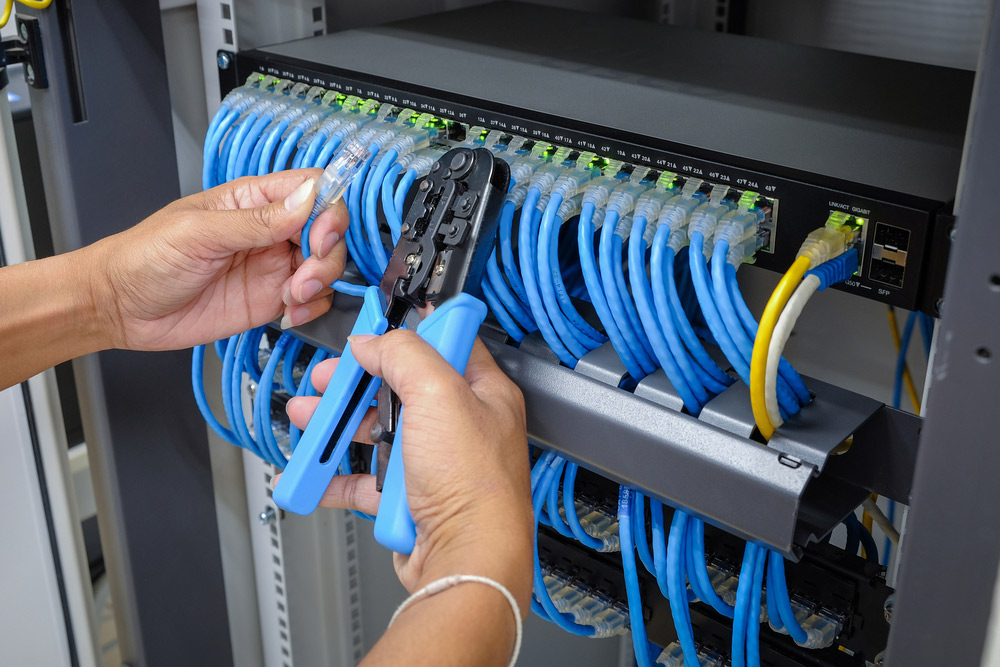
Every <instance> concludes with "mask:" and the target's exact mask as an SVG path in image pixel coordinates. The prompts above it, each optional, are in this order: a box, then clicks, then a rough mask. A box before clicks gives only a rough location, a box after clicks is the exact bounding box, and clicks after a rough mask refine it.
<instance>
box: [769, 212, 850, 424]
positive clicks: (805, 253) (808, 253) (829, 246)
mask: <svg viewBox="0 0 1000 667" xmlns="http://www.w3.org/2000/svg"><path fill="white" fill-rule="evenodd" d="M844 219H845V218H844V214H842V213H833V214H831V215H830V217H829V218H828V219H827V223H826V225H824V226H823V227H820V228H819V229H816V230H814V231H812V232H810V234H809V236H807V237H806V240H805V241H804V242H803V243H802V246H801V247H800V248H799V252H798V254H797V257H796V260H795V261H794V262H793V263H792V266H791V268H789V269H788V272H787V273H785V275H784V277H783V278H782V279H781V281H780V282H779V283H778V286H777V287H776V288H775V290H774V292H773V293H772V294H771V298H770V299H768V302H767V306H765V308H764V314H763V316H762V317H761V319H760V327H759V329H758V332H757V337H756V339H755V340H754V346H753V354H752V357H751V364H750V365H751V373H750V404H751V407H752V408H753V415H754V419H755V421H756V422H757V428H758V429H759V430H760V432H761V435H763V436H764V438H765V439H770V437H771V436H772V435H773V434H774V430H775V426H774V424H773V422H772V421H771V419H770V416H769V415H768V412H767V399H766V396H765V389H764V387H765V377H766V374H767V353H768V349H769V347H770V344H771V338H772V337H773V335H774V328H775V326H776V325H777V322H778V318H779V316H780V315H781V311H782V310H784V308H785V305H786V304H787V303H788V300H789V299H790V298H791V296H792V293H793V292H794V291H795V289H796V288H797V287H798V285H799V283H800V282H801V281H802V277H803V276H804V275H805V274H806V272H807V271H808V270H809V269H811V268H812V267H814V266H819V265H820V264H823V263H824V262H826V261H827V260H830V259H834V258H836V257H838V256H840V255H842V254H843V253H844V252H845V251H846V250H848V249H850V248H851V247H852V246H853V244H854V242H855V241H856V240H857V237H858V230H857V228H855V227H852V226H850V225H847V224H843V221H844Z"/></svg>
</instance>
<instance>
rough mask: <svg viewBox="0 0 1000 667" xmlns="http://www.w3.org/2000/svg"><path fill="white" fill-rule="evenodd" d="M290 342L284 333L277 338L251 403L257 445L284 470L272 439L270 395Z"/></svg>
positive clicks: (281, 455) (283, 459) (279, 449)
mask: <svg viewBox="0 0 1000 667" xmlns="http://www.w3.org/2000/svg"><path fill="white" fill-rule="evenodd" d="M291 341H292V335H291V334H289V333H287V332H285V333H282V334H281V336H279V337H278V340H277V341H276V342H275V344H274V347H273V348H271V354H270V356H268V358H267V363H266V364H264V370H263V371H262V372H261V375H260V384H258V385H257V392H256V393H255V394H254V401H253V431H254V435H255V436H256V438H257V441H258V443H259V444H260V445H261V446H262V448H263V449H265V450H266V451H267V452H268V455H269V457H270V459H271V461H273V462H274V464H275V465H276V466H278V467H279V468H282V469H283V468H284V467H285V465H286V464H287V463H288V460H287V459H286V458H285V455H284V453H282V451H281V448H279V447H278V442H277V440H275V438H274V427H273V426H272V424H271V393H272V391H273V385H274V375H275V372H276V371H277V368H278V363H279V362H280V361H281V360H282V358H283V357H284V355H285V350H286V349H287V347H288V344H289V343H290V342H291Z"/></svg>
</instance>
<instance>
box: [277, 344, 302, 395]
mask: <svg viewBox="0 0 1000 667" xmlns="http://www.w3.org/2000/svg"><path fill="white" fill-rule="evenodd" d="M305 345H306V343H305V341H304V340H301V339H299V338H293V339H292V341H291V343H289V345H288V348H287V349H286V350H285V356H284V357H283V358H282V360H281V387H282V389H283V390H284V391H285V393H286V394H288V395H289V396H294V395H295V393H296V392H297V391H298V389H299V388H298V386H297V385H296V384H295V362H297V361H298V359H299V354H300V353H301V352H302V348H303V347H305Z"/></svg>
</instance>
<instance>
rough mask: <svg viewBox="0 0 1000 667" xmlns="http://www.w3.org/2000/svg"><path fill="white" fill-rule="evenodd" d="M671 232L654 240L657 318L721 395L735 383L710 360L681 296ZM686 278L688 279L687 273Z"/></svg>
mask: <svg viewBox="0 0 1000 667" xmlns="http://www.w3.org/2000/svg"><path fill="white" fill-rule="evenodd" d="M669 236H670V228H669V227H668V226H666V225H661V226H659V227H658V228H657V230H656V234H655V235H654V237H653V249H652V252H651V254H650V260H649V263H650V271H651V273H652V288H653V304H654V305H655V307H656V313H657V318H658V319H659V320H660V325H661V327H662V328H663V330H664V331H671V330H672V331H676V332H678V333H679V334H680V336H681V340H682V341H683V342H684V346H685V347H686V348H687V350H688V352H689V353H690V354H691V356H692V357H694V359H695V361H696V362H697V364H696V365H695V367H694V369H695V372H696V373H697V374H698V378H699V380H700V381H701V383H702V384H703V385H704V386H705V388H706V389H707V390H708V391H710V392H711V393H713V394H718V393H721V392H722V391H723V390H724V389H725V388H726V387H728V386H729V385H731V384H732V383H733V379H732V378H731V377H729V376H728V375H727V374H726V373H724V372H723V371H722V369H721V368H719V367H718V365H717V364H716V363H715V362H714V361H713V360H712V358H711V357H710V356H708V352H706V351H705V346H704V345H702V343H701V341H700V340H699V339H698V336H697V335H696V334H695V332H694V329H693V328H692V327H691V322H690V320H689V319H688V316H687V313H686V312H685V311H684V307H683V306H682V305H681V300H680V296H679V295H678V293H677V282H676V278H675V268H674V256H675V253H674V249H673V248H671V247H669V246H668V245H667V241H668V239H669ZM681 271H682V274H681V275H686V272H683V269H681Z"/></svg>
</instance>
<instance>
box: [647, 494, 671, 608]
mask: <svg viewBox="0 0 1000 667" xmlns="http://www.w3.org/2000/svg"><path fill="white" fill-rule="evenodd" d="M649 514H650V517H649V523H650V528H651V530H652V533H653V576H654V577H655V578H656V585H657V587H658V588H659V589H660V593H661V594H662V595H663V597H664V598H667V599H668V600H669V599H670V582H669V581H668V580H667V533H666V531H665V530H664V526H663V503H661V502H660V501H658V500H654V499H653V498H650V499H649Z"/></svg>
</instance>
